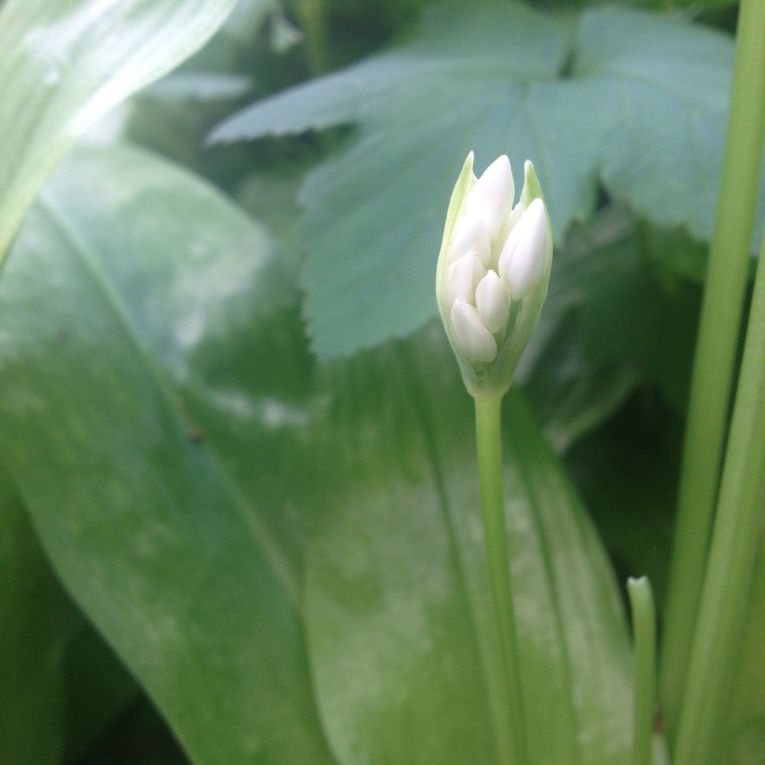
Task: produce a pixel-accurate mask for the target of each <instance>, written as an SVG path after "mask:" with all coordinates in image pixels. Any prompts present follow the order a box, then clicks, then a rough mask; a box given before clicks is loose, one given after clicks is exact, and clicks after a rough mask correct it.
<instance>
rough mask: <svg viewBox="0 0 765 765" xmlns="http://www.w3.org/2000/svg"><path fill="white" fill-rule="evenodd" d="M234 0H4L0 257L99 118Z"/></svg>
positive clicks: (216, 21)
mask: <svg viewBox="0 0 765 765" xmlns="http://www.w3.org/2000/svg"><path fill="white" fill-rule="evenodd" d="M234 4H235V0H209V1H208V2H204V3H199V2H195V1H194V0H126V2H110V1H109V0H107V1H106V2H105V1H104V0H56V2H51V1H50V0H9V2H7V3H5V5H3V7H2V10H1V11H0V51H2V55H0V91H2V94H3V96H2V99H1V100H0V259H2V257H3V256H4V254H5V252H6V250H7V248H8V245H9V244H10V242H11V240H12V238H13V235H14V233H15V231H16V229H17V227H18V225H19V223H20V221H21V219H22V217H23V215H24V212H25V211H26V209H27V207H28V206H29V204H30V203H31V202H32V200H33V199H34V197H35V196H36V195H37V193H38V191H39V190H40V188H41V187H42V185H43V183H44V182H45V179H46V178H47V177H48V175H49V174H50V172H51V171H52V170H53V168H54V167H55V166H56V165H57V164H58V162H59V160H60V159H61V157H62V156H63V155H64V154H65V152H66V151H67V150H68V149H69V148H70V147H71V146H72V145H73V144H74V142H75V141H76V139H77V138H78V137H79V136H80V135H81V134H82V133H83V132H84V131H85V130H86V129H87V128H88V127H89V126H90V125H92V124H93V123H94V122H95V121H96V120H97V119H98V118H99V117H101V116H103V115H104V114H105V113H106V112H107V111H109V109H111V108H112V107H113V106H115V105H117V104H118V103H120V102H121V101H123V100H124V99H126V98H127V97H128V96H129V95H131V94H132V93H134V92H135V91H136V90H139V89H140V88H142V87H143V86H144V85H147V84H148V83H150V82H152V81H153V80H155V79H157V78H158V77H160V76H161V75H163V74H164V73H165V72H168V71H169V70H170V69H172V68H173V67H174V66H176V65H177V64H178V63H180V62H181V61H183V59H185V58H186V57H187V56H190V55H191V54H192V53H193V52H194V51H195V50H197V49H198V48H199V47H200V46H201V45H202V44H203V43H204V42H205V41H206V40H207V39H209V37H210V36H211V35H212V34H213V33H214V32H215V30H216V29H217V28H218V27H219V26H220V25H221V24H222V23H223V21H224V20H225V18H226V16H227V14H228V13H229V11H230V10H231V9H232V8H233V6H234Z"/></svg>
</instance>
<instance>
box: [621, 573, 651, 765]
mask: <svg viewBox="0 0 765 765" xmlns="http://www.w3.org/2000/svg"><path fill="white" fill-rule="evenodd" d="M627 592H628V593H629V597H630V608H631V610H632V634H633V643H634V651H635V670H634V684H635V696H634V700H633V707H632V765H653V756H652V753H651V752H652V745H653V714H654V705H655V703H656V609H655V607H654V602H653V590H652V589H651V583H650V582H649V581H648V579H647V578H646V577H644V576H642V577H640V578H639V579H628V580H627Z"/></svg>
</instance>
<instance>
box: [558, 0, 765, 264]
mask: <svg viewBox="0 0 765 765" xmlns="http://www.w3.org/2000/svg"><path fill="white" fill-rule="evenodd" d="M732 72H733V42H732V40H731V38H729V37H728V36H726V35H723V34H721V33H719V32H716V31H713V30H711V29H709V28H705V27H703V26H701V25H699V24H689V23H687V22H685V21H684V20H683V19H681V18H673V17H667V16H662V15H657V14H649V13H643V12H638V11H634V10H633V11H630V10H627V9H623V8H616V7H614V8H603V9H598V10H593V11H590V12H588V13H585V14H584V15H583V16H582V21H581V24H580V27H579V33H578V43H577V53H576V58H575V64H574V74H575V76H576V78H577V79H581V82H582V84H583V85H584V86H585V87H587V88H590V89H592V91H593V92H594V93H596V94H597V100H598V101H599V102H601V103H602V104H604V105H607V106H608V111H609V112H610V114H611V129H610V132H608V133H607V134H605V135H603V136H602V138H603V155H602V157H601V159H600V162H601V169H600V172H601V174H602V178H603V180H604V182H605V184H606V186H607V187H608V189H609V191H611V192H612V194H614V196H616V197H617V198H618V199H626V200H629V202H630V204H631V205H632V206H633V207H634V208H635V209H636V210H637V211H639V212H640V213H641V214H642V215H644V216H645V217H646V218H648V219H649V220H651V221H652V222H653V223H658V224H661V225H665V226H668V225H673V226H674V225H684V226H686V227H687V228H688V229H689V230H690V232H691V233H692V234H694V235H695V236H697V237H701V238H703V239H709V238H710V237H711V234H712V228H713V226H714V220H715V210H716V205H717V196H718V191H719V180H720V170H721V168H722V153H723V145H724V137H725V126H726V124H727V117H728V102H729V100H730V87H731V77H732ZM572 148H573V147H572ZM762 188H763V189H765V180H764V181H763V184H762ZM763 209H765V204H761V205H760V208H759V225H760V227H761V224H762V213H763ZM753 242H756V243H759V236H757V235H755V237H754V238H753ZM755 246H756V245H755ZM752 251H753V252H754V246H753V250H752Z"/></svg>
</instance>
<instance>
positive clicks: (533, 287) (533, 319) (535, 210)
mask: <svg viewBox="0 0 765 765" xmlns="http://www.w3.org/2000/svg"><path fill="white" fill-rule="evenodd" d="M524 169H525V172H524V184H523V190H522V192H521V197H520V200H519V201H518V204H517V205H515V207H513V201H514V200H513V195H514V184H513V176H512V172H511V169H510V162H509V160H508V158H507V157H506V156H504V155H503V156H501V157H500V158H499V159H497V160H495V161H494V162H493V163H492V164H491V165H490V166H489V167H488V168H487V169H486V171H485V172H484V174H483V175H482V176H481V177H480V178H476V177H475V175H474V174H473V154H472V152H471V153H470V154H469V155H468V157H467V159H466V160H465V164H464V165H463V167H462V172H461V173H460V176H459V178H458V179H457V183H456V184H455V186H454V190H453V191H452V196H451V200H450V202H449V210H448V212H447V215H446V224H445V225H444V236H443V239H442V241H441V251H440V254H439V256H438V267H437V269H436V300H437V303H438V310H439V312H440V314H441V320H442V321H443V324H444V328H445V330H446V334H447V337H448V338H449V342H450V343H451V345H452V348H453V349H454V352H455V354H456V356H457V361H458V362H459V365H460V369H461V371H462V377H463V380H464V381H465V385H466V386H467V388H468V391H469V392H470V393H471V394H472V395H474V396H480V395H484V394H491V395H497V394H501V393H504V392H505V391H506V390H507V388H508V387H509V386H510V382H511V381H512V376H513V371H514V370H515V367H516V365H517V364H518V360H519V359H520V356H521V353H522V352H523V349H524V348H525V347H526V344H527V343H528V341H529V338H530V337H531V333H532V332H533V330H534V327H535V325H536V323H537V319H538V318H539V313H540V311H541V309H542V304H543V303H544V300H545V296H546V294H547V284H548V281H549V277H550V266H551V262H552V236H551V233H550V223H549V218H548V215H547V208H546V207H545V204H544V202H543V200H542V190H541V188H540V187H539V181H538V180H537V177H536V173H535V172H534V167H533V165H532V164H531V163H530V162H527V163H526V164H525V166H524Z"/></svg>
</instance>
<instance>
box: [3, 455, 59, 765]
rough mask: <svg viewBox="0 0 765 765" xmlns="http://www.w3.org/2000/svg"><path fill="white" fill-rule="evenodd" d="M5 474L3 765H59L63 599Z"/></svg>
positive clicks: (21, 504) (19, 501)
mask: <svg viewBox="0 0 765 765" xmlns="http://www.w3.org/2000/svg"><path fill="white" fill-rule="evenodd" d="M0 470H1V471H2V472H0V528H2V533H0V667H2V682H1V683H0V762H3V763H9V765H10V763H19V765H21V763H23V765H55V763H57V762H59V756H60V754H61V748H62V743H63V733H62V728H63V726H62V722H63V720H62V718H63V712H62V707H63V699H62V696H63V683H62V652H63V646H64V641H63V639H62V633H61V629H60V623H59V616H60V614H59V609H58V605H59V600H60V598H61V593H60V590H59V589H58V587H57V585H56V583H55V580H54V578H53V576H52V574H51V571H50V569H49V568H48V564H47V562H46V561H45V558H44V557H43V554H42V551H41V550H40V547H39V545H38V543H37V539H36V537H35V534H34V531H33V530H32V528H31V527H30V525H29V522H28V520H27V518H26V513H25V510H24V506H23V503H22V502H21V500H20V499H19V497H18V495H17V494H16V492H15V490H14V488H13V485H12V484H11V482H10V481H9V480H8V476H7V475H6V473H5V469H4V468H1V469H0Z"/></svg>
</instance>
